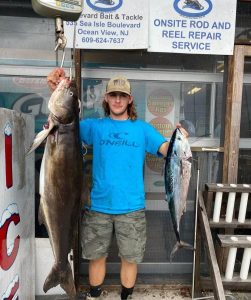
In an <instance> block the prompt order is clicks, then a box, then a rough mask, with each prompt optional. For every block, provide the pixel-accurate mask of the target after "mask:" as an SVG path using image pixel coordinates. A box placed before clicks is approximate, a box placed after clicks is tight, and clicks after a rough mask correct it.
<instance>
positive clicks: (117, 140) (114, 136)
mask: <svg viewBox="0 0 251 300" xmlns="http://www.w3.org/2000/svg"><path fill="white" fill-rule="evenodd" d="M127 135H128V133H127V132H112V133H110V134H109V138H108V139H102V140H101V141H100V145H106V146H127V147H139V145H138V144H137V143H136V142H134V141H128V140H127V139H126V136H127Z"/></svg>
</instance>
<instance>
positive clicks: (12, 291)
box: [0, 108, 35, 300]
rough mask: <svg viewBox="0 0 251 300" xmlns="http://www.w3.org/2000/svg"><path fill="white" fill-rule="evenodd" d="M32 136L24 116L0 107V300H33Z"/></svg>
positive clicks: (28, 119)
mask: <svg viewBox="0 0 251 300" xmlns="http://www.w3.org/2000/svg"><path fill="white" fill-rule="evenodd" d="M33 136H34V119H33V118H32V117H31V116H30V115H28V114H26V115H25V114H20V113H18V112H16V111H13V110H9V109H4V108H0V159H1V162H2V163H1V168H0V194H1V201H0V282H1V285H0V299H1V300H3V299H13V300H14V299H20V300H21V299H27V300H33V299H35V279H34V278H35V247H34V246H35V243H34V242H35V233H34V229H35V224H34V223H35V222H34V220H35V216H34V215H35V212H34V211H35V208H34V205H35V203H34V202H35V201H34V199H35V196H34V154H33V155H30V156H27V157H26V156H25V152H26V150H27V149H28V147H29V146H30V145H31V142H32V138H33Z"/></svg>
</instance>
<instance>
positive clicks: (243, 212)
mask: <svg viewBox="0 0 251 300" xmlns="http://www.w3.org/2000/svg"><path fill="white" fill-rule="evenodd" d="M247 186H248V187H249V185H247ZM247 205H248V193H242V194H241V202H240V208H239V215H238V222H240V223H244V222H245V219H246V212H247Z"/></svg>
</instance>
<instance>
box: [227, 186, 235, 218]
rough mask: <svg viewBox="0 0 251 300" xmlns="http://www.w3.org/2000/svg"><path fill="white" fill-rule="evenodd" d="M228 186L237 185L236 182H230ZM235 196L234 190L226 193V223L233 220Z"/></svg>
mask: <svg viewBox="0 0 251 300" xmlns="http://www.w3.org/2000/svg"><path fill="white" fill-rule="evenodd" d="M230 186H232V187H237V185H236V184H230ZM235 196H236V193H235V192H229V193H228V200H227V211H226V222H227V223H231V222H232V220H233V213H234V203H235Z"/></svg>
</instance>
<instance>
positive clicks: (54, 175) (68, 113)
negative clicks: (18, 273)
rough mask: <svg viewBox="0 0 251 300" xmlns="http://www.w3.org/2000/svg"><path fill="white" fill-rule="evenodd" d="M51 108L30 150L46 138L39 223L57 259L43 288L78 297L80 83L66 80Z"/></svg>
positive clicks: (80, 182) (80, 158)
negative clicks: (74, 253)
mask: <svg viewBox="0 0 251 300" xmlns="http://www.w3.org/2000/svg"><path fill="white" fill-rule="evenodd" d="M48 108H49V111H50V114H49V118H48V126H47V128H45V129H44V130H43V131H42V132H40V133H39V134H38V135H37V136H36V138H35V140H34V142H33V145H32V146H31V149H30V150H29V152H28V154H29V153H31V152H32V151H33V150H35V149H36V148H37V147H38V146H39V145H40V144H41V143H42V142H43V141H44V140H45V139H46V145H45V150H44V155H43V159H42V164H41V170H40V187H39V188H40V191H39V192H40V208H39V222H40V223H43V224H44V225H45V227H46V229H47V232H48V235H49V239H50V243H51V247H52V251H53V254H54V258H55V262H54V265H53V266H52V269H51V271H50V273H49V275H48V276H47V278H46V280H45V282H44V286H43V289H44V292H45V293H46V292H47V291H48V290H49V289H51V288H53V287H55V286H57V285H58V284H60V286H61V287H62V288H63V289H64V290H65V292H66V293H67V294H68V296H69V297H70V299H75V296H76V290H75V285H74V279H73V274H72V269H71V266H70V263H69V261H68V254H69V252H70V250H71V248H72V242H73V237H74V235H75V232H76V231H75V230H76V225H77V220H78V217H79V214H80V208H81V199H80V198H81V188H82V157H81V144H80V138H79V103H78V95H77V88H76V84H75V83H74V82H71V81H69V79H63V80H62V81H61V82H60V83H59V85H58V86H57V88H56V89H55V91H54V92H53V93H52V95H51V97H50V100H49V103H48Z"/></svg>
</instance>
